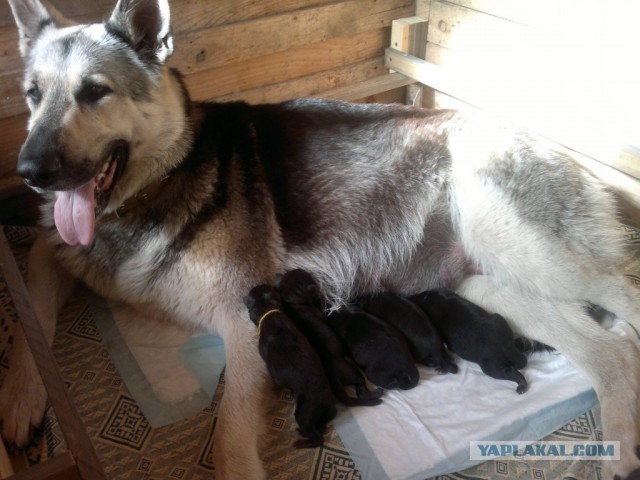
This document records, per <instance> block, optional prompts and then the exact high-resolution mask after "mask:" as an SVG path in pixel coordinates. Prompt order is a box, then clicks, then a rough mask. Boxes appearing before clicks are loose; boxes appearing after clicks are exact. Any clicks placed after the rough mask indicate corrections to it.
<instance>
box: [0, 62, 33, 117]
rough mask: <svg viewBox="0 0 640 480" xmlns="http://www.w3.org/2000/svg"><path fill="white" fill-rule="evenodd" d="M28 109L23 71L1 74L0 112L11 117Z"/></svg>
mask: <svg viewBox="0 0 640 480" xmlns="http://www.w3.org/2000/svg"><path fill="white" fill-rule="evenodd" d="M26 111H27V105H26V103H25V100H24V96H23V94H22V71H16V72H12V73H7V74H3V75H0V112H1V113H0V114H1V115H2V116H3V117H10V116H15V115H20V114H21V113H25V112H26Z"/></svg>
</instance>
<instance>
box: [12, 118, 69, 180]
mask: <svg viewBox="0 0 640 480" xmlns="http://www.w3.org/2000/svg"><path fill="white" fill-rule="evenodd" d="M56 137H57V131H56V129H51V128H47V127H43V126H37V127H36V128H34V129H33V130H32V131H31V132H29V135H28V136H27V140H26V142H25V143H24V145H23V146H22V149H21V150H20V155H19V156H18V167H17V173H18V175H20V176H21V177H22V178H24V180H25V182H26V184H27V185H29V186H31V187H40V188H47V187H51V186H52V185H53V184H54V183H55V182H56V180H58V179H59V176H60V174H61V171H62V162H61V160H60V156H59V155H58V152H57V148H56V143H57V142H56Z"/></svg>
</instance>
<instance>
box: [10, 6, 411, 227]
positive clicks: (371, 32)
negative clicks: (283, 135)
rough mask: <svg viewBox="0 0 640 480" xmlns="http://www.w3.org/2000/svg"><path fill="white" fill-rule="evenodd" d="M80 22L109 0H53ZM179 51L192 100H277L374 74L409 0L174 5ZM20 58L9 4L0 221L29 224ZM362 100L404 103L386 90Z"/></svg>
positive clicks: (398, 93) (99, 12)
mask: <svg viewBox="0 0 640 480" xmlns="http://www.w3.org/2000/svg"><path fill="white" fill-rule="evenodd" d="M51 3H52V4H53V5H54V6H56V7H57V8H58V9H59V10H60V11H61V12H62V13H64V14H65V15H66V16H68V17H70V18H73V19H75V20H77V21H79V22H88V21H97V20H100V19H103V18H105V17H106V16H108V15H109V13H110V11H111V9H112V8H113V5H114V4H115V0H51ZM170 4H171V13H172V24H173V29H174V36H175V47H176V51H175V53H174V55H173V56H172V57H171V59H170V65H172V66H174V67H177V68H179V69H180V70H181V71H182V72H183V73H184V74H185V75H186V82H187V85H188V87H189V89H190V91H191V93H192V96H193V98H194V99H196V100H220V101H224V100H238V99H242V100H246V101H248V102H252V103H257V102H265V101H266V102H271V101H280V100H285V99H289V98H294V97H300V96H317V95H321V94H322V92H327V91H331V90H332V89H334V88H338V87H344V86H348V85H353V84H355V83H358V82H361V81H364V80H367V79H371V78H373V77H378V76H381V75H384V74H386V73H387V70H386V69H385V68H384V65H383V64H384V60H383V56H384V48H385V47H387V46H388V44H389V39H390V26H391V22H392V20H394V19H396V18H402V17H407V16H411V15H413V13H414V0H342V1H339V0H338V1H336V0H260V1H256V0H215V1H209V0H170ZM21 69H22V61H21V59H20V57H19V54H18V49H17V31H16V29H15V26H14V23H13V18H12V16H11V12H10V10H9V7H8V4H7V2H6V1H4V0H0V203H1V208H0V223H3V222H4V223H7V222H14V223H16V222H18V223H22V222H24V221H30V220H32V218H33V216H32V213H33V209H32V208H27V205H30V203H31V198H32V196H31V195H30V194H29V193H28V191H27V190H26V189H25V188H24V186H23V185H22V181H21V179H20V178H18V177H17V176H16V175H15V163H16V159H17V154H18V152H19V149H20V145H21V144H22V141H23V140H24V138H25V135H26V133H25V129H24V126H25V122H26V107H25V104H24V100H23V98H22V94H21V88H20V79H21ZM362 100H363V101H371V100H375V101H387V102H391V101H404V91H403V90H400V89H396V90H392V91H389V92H387V93H385V94H381V95H380V96H376V97H375V98H365V99H362Z"/></svg>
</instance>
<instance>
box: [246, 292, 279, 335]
mask: <svg viewBox="0 0 640 480" xmlns="http://www.w3.org/2000/svg"><path fill="white" fill-rule="evenodd" d="M244 302H245V305H246V306H247V308H248V309H249V316H250V317H251V321H252V322H253V323H255V324H256V325H257V323H258V321H259V319H260V317H261V316H262V315H264V314H265V313H266V312H268V311H269V310H274V309H278V310H279V309H280V308H281V306H282V302H281V298H280V294H279V293H278V291H277V290H276V289H275V287H273V286H272V285H257V286H255V287H253V288H252V289H251V291H250V292H249V294H248V295H247V296H246V297H245V299H244Z"/></svg>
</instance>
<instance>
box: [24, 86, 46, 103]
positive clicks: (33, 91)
mask: <svg viewBox="0 0 640 480" xmlns="http://www.w3.org/2000/svg"><path fill="white" fill-rule="evenodd" d="M26 96H27V98H28V99H29V100H31V101H32V102H33V103H34V104H35V105H37V104H38V103H40V100H42V93H41V92H40V89H39V88H38V86H37V85H33V86H32V87H31V88H29V90H27V92H26Z"/></svg>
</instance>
